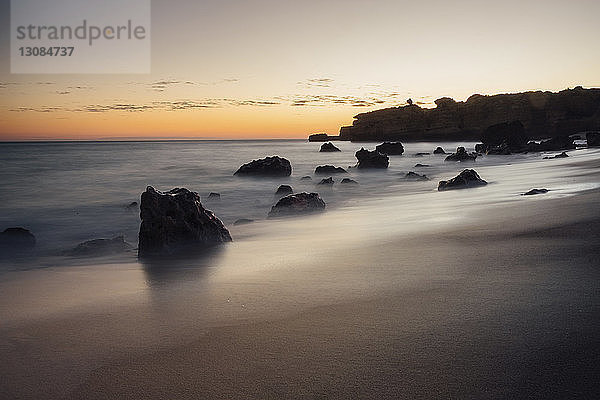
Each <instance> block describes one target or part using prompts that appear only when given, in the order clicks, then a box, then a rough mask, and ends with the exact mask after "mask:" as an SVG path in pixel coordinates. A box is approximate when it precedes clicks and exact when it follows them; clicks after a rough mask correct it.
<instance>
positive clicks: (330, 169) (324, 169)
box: [315, 165, 348, 175]
mask: <svg viewBox="0 0 600 400" xmlns="http://www.w3.org/2000/svg"><path fill="white" fill-rule="evenodd" d="M347 173H348V172H347V171H346V170H345V169H344V168H342V167H334V166H333V165H320V166H318V167H317V168H315V174H318V175H326V174H347Z"/></svg>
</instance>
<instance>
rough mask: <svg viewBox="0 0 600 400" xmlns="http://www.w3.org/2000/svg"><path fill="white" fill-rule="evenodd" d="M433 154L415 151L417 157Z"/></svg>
mask: <svg viewBox="0 0 600 400" xmlns="http://www.w3.org/2000/svg"><path fill="white" fill-rule="evenodd" d="M429 155H431V154H429V153H415V157H423V156H429Z"/></svg>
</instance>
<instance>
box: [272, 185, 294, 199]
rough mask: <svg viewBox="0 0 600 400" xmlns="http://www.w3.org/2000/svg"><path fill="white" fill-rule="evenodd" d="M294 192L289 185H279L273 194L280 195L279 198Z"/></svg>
mask: <svg viewBox="0 0 600 400" xmlns="http://www.w3.org/2000/svg"><path fill="white" fill-rule="evenodd" d="M293 192H294V190H293V189H292V187H291V186H290V185H281V186H279V187H278V188H277V191H276V192H275V195H278V196H279V195H281V196H286V195H288V194H291V193H293Z"/></svg>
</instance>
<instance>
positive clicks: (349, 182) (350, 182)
mask: <svg viewBox="0 0 600 400" xmlns="http://www.w3.org/2000/svg"><path fill="white" fill-rule="evenodd" d="M341 183H342V184H343V185H358V182H356V181H355V180H354V179H350V178H344V179H342V182H341Z"/></svg>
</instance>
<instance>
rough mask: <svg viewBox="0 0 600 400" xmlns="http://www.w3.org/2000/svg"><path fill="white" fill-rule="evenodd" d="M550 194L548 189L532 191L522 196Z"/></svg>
mask: <svg viewBox="0 0 600 400" xmlns="http://www.w3.org/2000/svg"><path fill="white" fill-rule="evenodd" d="M544 193H548V189H531V190H530V191H529V192H527V193H523V194H522V195H521V196H534V195H536V194H544Z"/></svg>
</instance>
